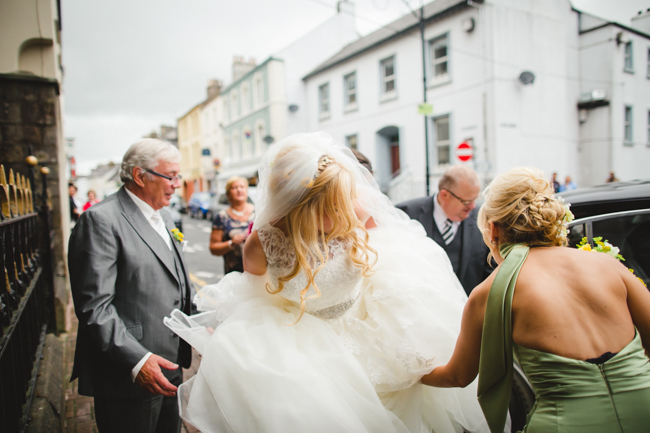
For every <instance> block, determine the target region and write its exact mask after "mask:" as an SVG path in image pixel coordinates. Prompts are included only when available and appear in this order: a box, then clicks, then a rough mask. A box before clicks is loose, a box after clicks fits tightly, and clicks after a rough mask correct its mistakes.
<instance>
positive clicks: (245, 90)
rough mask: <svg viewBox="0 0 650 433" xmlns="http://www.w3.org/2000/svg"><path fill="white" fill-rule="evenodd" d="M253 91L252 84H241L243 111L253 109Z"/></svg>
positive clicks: (246, 111) (243, 112)
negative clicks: (251, 99) (251, 90)
mask: <svg viewBox="0 0 650 433" xmlns="http://www.w3.org/2000/svg"><path fill="white" fill-rule="evenodd" d="M250 98H251V92H250V85H249V84H248V83H242V85H241V112H242V114H246V113H248V112H249V111H250V109H251V101H250Z"/></svg>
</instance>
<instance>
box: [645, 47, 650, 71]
mask: <svg viewBox="0 0 650 433" xmlns="http://www.w3.org/2000/svg"><path fill="white" fill-rule="evenodd" d="M645 77H646V78H650V47H648V60H647V66H646V76H645Z"/></svg>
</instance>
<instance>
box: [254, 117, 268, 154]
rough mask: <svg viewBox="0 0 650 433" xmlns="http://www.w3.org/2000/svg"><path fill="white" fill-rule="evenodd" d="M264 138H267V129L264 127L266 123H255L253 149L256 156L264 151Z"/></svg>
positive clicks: (261, 121) (260, 121)
mask: <svg viewBox="0 0 650 433" xmlns="http://www.w3.org/2000/svg"><path fill="white" fill-rule="evenodd" d="M264 137H266V127H265V126H264V121H263V120H258V121H257V122H256V123H255V140H254V144H255V148H254V149H253V153H254V154H258V153H261V152H262V151H263V150H264V146H263V145H264Z"/></svg>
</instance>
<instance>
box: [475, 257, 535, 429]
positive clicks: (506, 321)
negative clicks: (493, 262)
mask: <svg viewBox="0 0 650 433" xmlns="http://www.w3.org/2000/svg"><path fill="white" fill-rule="evenodd" d="M529 250H530V248H528V247H527V246H525V245H521V244H516V245H505V246H504V248H502V249H501V255H502V257H506V259H505V261H504V262H503V263H502V264H501V267H500V268H499V273H498V274H497V276H496V278H495V279H494V282H493V283H492V287H491V288H490V294H489V295H488V300H487V306H486V308H485V319H484V320H483V336H482V339H481V359H480V362H479V371H478V401H479V404H480V405H481V409H483V414H485V419H486V420H487V422H488V425H489V427H490V431H491V432H492V433H503V429H504V427H505V424H506V417H507V414H508V405H509V404H510V392H511V388H512V371H513V365H512V362H513V354H512V295H513V294H514V292H515V283H516V282H517V276H518V275H519V270H520V269H521V267H522V265H523V264H524V262H525V261H526V257H527V256H528V251H529ZM506 255H507V256H506Z"/></svg>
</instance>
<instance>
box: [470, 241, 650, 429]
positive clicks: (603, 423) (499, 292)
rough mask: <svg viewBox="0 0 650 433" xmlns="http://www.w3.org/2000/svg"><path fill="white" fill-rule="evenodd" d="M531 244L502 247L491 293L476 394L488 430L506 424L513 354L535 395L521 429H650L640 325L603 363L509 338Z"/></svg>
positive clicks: (649, 373)
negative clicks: (514, 300) (514, 302)
mask: <svg viewBox="0 0 650 433" xmlns="http://www.w3.org/2000/svg"><path fill="white" fill-rule="evenodd" d="M528 251H529V248H528V247H526V246H524V245H509V246H507V247H506V248H505V249H504V250H503V251H502V253H501V255H502V257H506V259H505V261H504V262H503V263H502V264H501V268H500V269H499V273H498V274H497V277H496V278H495V281H494V283H493V284H492V287H491V289H490V294H489V296H488V301H487V308H486V312H485V320H484V324H483V339H482V341H481V360H480V366H479V385H478V394H479V403H480V404H481V407H482V409H483V412H484V414H485V417H486V419H487V421H488V424H489V426H490V430H491V431H492V432H493V433H501V432H503V428H504V425H505V421H506V414H507V411H508V404H509V402H510V388H511V386H512V370H513V367H512V361H513V354H514V355H516V357H517V359H518V361H519V363H520V364H521V366H522V368H523V370H524V373H525V374H526V377H527V378H528V380H529V381H530V383H531V385H532V386H533V389H534V390H535V397H536V399H537V401H536V402H535V405H534V407H533V409H532V410H531V412H530V414H529V415H528V420H527V423H526V426H525V428H524V432H527V433H546V432H549V433H550V432H553V433H564V432H566V433H569V432H571V433H599V432H602V433H612V432H624V433H630V432H635V433H636V432H639V433H641V432H650V364H649V362H648V358H647V357H646V356H645V353H644V351H643V346H642V345H641V338H640V337H639V334H638V332H637V333H636V335H635V337H634V339H633V340H632V342H630V343H629V344H628V345H627V346H626V347H625V348H624V349H623V350H621V351H620V352H619V353H618V354H616V355H615V356H614V357H613V358H611V359H609V360H608V361H606V362H604V363H602V364H592V363H589V362H586V361H580V360H576V359H570V358H565V357H562V356H559V355H553V354H551V353H546V352H541V351H538V350H534V349H530V348H527V347H523V346H519V345H517V344H514V343H513V342H512V296H513V294H514V288H515V283H516V281H517V276H518V275H519V270H520V269H521V267H522V265H523V264H524V262H525V260H526V257H527V256H528Z"/></svg>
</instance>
